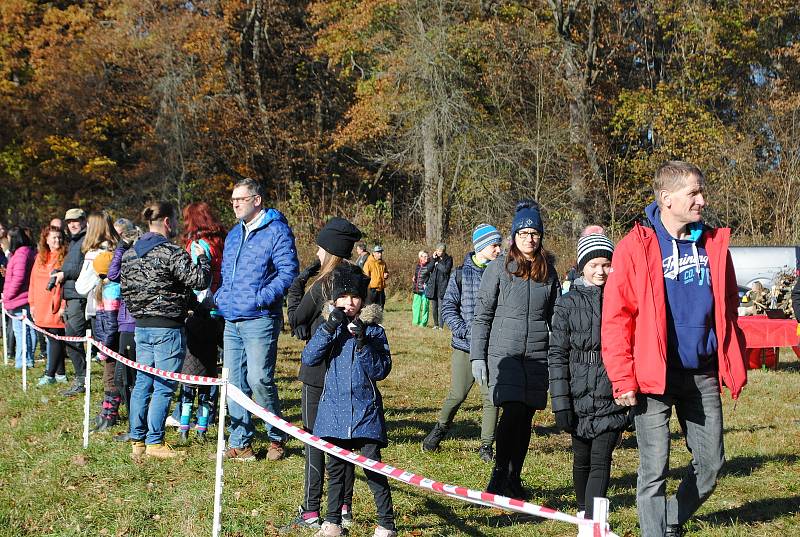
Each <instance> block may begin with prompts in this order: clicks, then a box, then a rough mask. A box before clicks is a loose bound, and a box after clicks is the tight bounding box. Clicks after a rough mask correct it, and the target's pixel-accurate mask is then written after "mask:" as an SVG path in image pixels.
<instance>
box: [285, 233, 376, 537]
mask: <svg viewBox="0 0 800 537" xmlns="http://www.w3.org/2000/svg"><path fill="white" fill-rule="evenodd" d="M359 240H361V231H360V230H359V229H358V228H357V227H356V226H354V225H353V224H351V223H350V222H349V221H347V220H345V219H344V218H331V219H330V220H329V221H328V223H327V224H325V227H323V228H322V229H321V230H320V232H319V234H318V235H317V241H316V242H317V247H318V248H317V259H316V260H315V262H314V263H312V264H311V266H309V267H308V268H306V270H304V271H303V272H301V273H300V274H299V275H298V276H297V278H295V279H294V281H293V282H292V285H291V287H289V291H288V293H287V295H286V296H287V305H288V307H287V312H288V317H289V325H290V326H291V327H292V333H293V334H294V335H295V337H297V338H298V339H300V340H303V341H308V339H309V338H310V337H311V336H312V335H313V334H314V332H316V330H317V327H319V325H320V324H322V323H323V322H324V321H325V319H327V317H328V313H329V311H328V310H326V308H327V306H326V305H327V304H329V303H330V301H331V299H332V298H335V297H332V296H331V293H332V285H333V282H332V274H333V270H334V269H335V268H336V267H338V266H340V265H342V264H345V263H350V261H348V260H349V259H350V256H351V255H352V251H353V245H354V244H355V243H356V242H357V241H359ZM312 278H313V281H311V284H310V285H309V286H308V290H306V285H307V284H308V282H309V280H311V279H312ZM326 372H327V365H326V363H325V362H324V361H323V362H322V363H320V364H317V365H314V366H308V365H301V366H300V374H299V376H300V381H301V382H302V383H303V386H302V391H301V392H300V393H301V395H300V401H301V407H302V415H303V425H304V427H305V429H306V430H307V431H309V432H313V430H314V422H315V421H316V419H317V409H318V408H319V403H320V398H321V397H322V391H323V388H324V386H325V373H326ZM304 475H305V481H304V487H303V504H302V505H301V506H300V507H299V509H298V514H297V516H296V517H295V518H294V520H292V521H291V522H290V523H289V525H288V526H286V527H285V528H284V529H285V530H293V529H301V528H304V529H318V528H319V527H320V525H321V523H322V522H321V518H320V514H319V513H320V503H321V501H322V485H323V481H324V477H325V454H324V453H323V452H322V451H320V450H318V449H316V448H313V447H311V446H306V459H305V473H304ZM354 479H355V476H354V472H353V467H352V466H348V467H347V468H346V469H345V478H344V503H343V505H342V524H343V525H344V526H345V527H347V526H349V525H350V522H351V521H352V515H351V513H350V506H351V505H352V502H353V482H354Z"/></svg>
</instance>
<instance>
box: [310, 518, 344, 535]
mask: <svg viewBox="0 0 800 537" xmlns="http://www.w3.org/2000/svg"><path fill="white" fill-rule="evenodd" d="M341 535H344V532H343V531H342V527H341V526H340V525H338V524H333V523H332V522H328V521H327V520H326V521H325V522H323V523H322V527H321V528H320V529H319V531H318V532H317V533H315V534H314V537H340V536H341Z"/></svg>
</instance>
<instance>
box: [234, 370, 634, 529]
mask: <svg viewBox="0 0 800 537" xmlns="http://www.w3.org/2000/svg"><path fill="white" fill-rule="evenodd" d="M228 398H229V399H233V400H234V401H236V403H238V404H239V405H241V406H242V407H243V408H244V409H246V410H247V411H249V412H250V413H251V414H254V415H256V416H258V417H260V418H261V419H263V420H264V421H266V422H267V423H269V424H270V425H273V426H275V427H277V428H279V429H281V430H282V431H284V432H286V433H288V434H290V435H292V436H293V437H295V438H297V439H298V440H300V441H301V442H303V443H305V444H309V445H311V446H314V447H316V448H317V449H320V450H322V451H324V452H326V453H330V454H332V455H334V456H336V457H339V458H340V459H344V460H347V461H349V462H351V463H353V464H355V465H357V466H360V467H362V468H365V469H367V470H372V471H373V472H378V473H381V474H383V475H385V476H387V477H391V478H392V479H396V480H398V481H402V482H404V483H407V484H409V485H413V486H415V487H418V488H422V489H428V490H431V491H433V492H438V493H440V494H444V495H445V496H449V497H451V498H457V499H459V500H463V501H467V502H470V503H476V504H479V505H486V506H489V507H497V508H500V509H505V510H510V511H515V512H517V513H523V514H527V515H534V516H537V517H541V518H549V519H551V520H560V521H562V522H569V523H571V524H577V525H584V526H588V525H591V526H592V527H593V534H594V536H595V537H618V536H617V535H616V534H615V533H613V532H612V531H611V530H609V529H608V528H607V527H605V528H602V527H601V524H599V523H595V522H594V521H592V520H586V519H583V518H578V517H574V516H572V515H568V514H565V513H561V512H559V511H556V510H555V509H550V508H549V507H543V506H541V505H535V504H532V503H528V502H524V501H522V500H516V499H513V498H507V497H505V496H500V495H498V494H491V493H489V492H484V491H479V490H473V489H468V488H465V487H459V486H456V485H448V484H446V483H441V482H439V481H434V480H432V479H429V478H427V477H423V476H421V475H417V474H414V473H411V472H408V471H406V470H402V469H400V468H395V467H393V466H390V465H388V464H386V463H383V462H378V461H375V460H372V459H368V458H367V457H364V456H363V455H358V454H356V453H353V452H352V451H348V450H346V449H343V448H340V447H338V446H334V445H333V444H331V443H330V442H326V441H325V440H322V439H321V438H319V437H317V436H314V435H313V434H311V433H309V432H306V431H304V430H303V429H301V428H300V427H297V426H296V425H293V424H291V423H289V422H288V421H286V420H284V419H282V418H279V417H277V416H276V415H275V414H272V413H271V412H269V411H268V410H266V409H265V408H263V407H261V406H259V405H258V404H256V403H255V402H253V400H252V399H250V398H249V397H247V396H246V395H245V394H244V393H243V392H242V391H241V390H240V389H239V388H237V387H236V386H234V385H233V384H228Z"/></svg>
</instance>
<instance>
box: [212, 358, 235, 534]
mask: <svg viewBox="0 0 800 537" xmlns="http://www.w3.org/2000/svg"><path fill="white" fill-rule="evenodd" d="M229 371H230V370H229V369H228V368H227V367H223V368H222V384H220V387H219V404H218V408H217V417H218V418H219V421H218V423H217V462H216V471H215V472H214V525H213V527H212V530H211V535H212V536H213V537H219V534H220V531H222V523H221V521H220V517H221V516H222V458H223V455H224V454H225V414H226V413H227V406H226V404H225V403H226V402H227V398H228V375H229Z"/></svg>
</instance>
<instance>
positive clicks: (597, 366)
mask: <svg viewBox="0 0 800 537" xmlns="http://www.w3.org/2000/svg"><path fill="white" fill-rule="evenodd" d="M600 229H602V228H600ZM613 251H614V244H613V243H612V242H611V241H610V240H609V239H608V238H607V237H606V236H605V235H603V234H602V233H592V234H588V235H585V236H583V237H581V238H580V240H579V241H578V265H577V268H578V274H579V275H580V277H579V278H577V279H575V281H574V282H573V284H572V287H571V288H570V291H569V293H567V294H566V295H564V296H562V297H561V298H559V299H558V301H557V302H556V306H555V312H554V314H553V326H552V333H551V336H550V349H549V352H548V362H549V367H550V397H551V399H552V404H553V412H554V414H555V417H556V425H557V426H558V427H559V428H560V429H561V430H563V431H565V432H568V433H570V434H572V450H573V454H574V459H573V466H572V476H573V480H574V485H575V496H576V497H577V500H578V511H579V513H578V515H579V516H580V515H581V514H582V513H581V512H582V511H585V516H586V518H592V507H593V504H594V498H596V497H605V495H606V491H607V490H608V482H609V478H610V474H611V454H612V452H613V451H614V448H615V447H616V445H617V443H618V442H619V438H620V435H621V434H622V431H623V430H624V429H625V428H626V427H627V426H628V424H629V423H630V421H629V413H628V410H629V409H628V408H627V407H623V406H619V405H617V404H616V403H614V396H613V395H612V391H611V381H610V380H609V379H608V374H607V373H606V369H605V367H604V366H603V360H602V359H601V357H600V321H601V313H602V309H603V307H602V306H603V287H604V285H605V281H606V278H607V277H608V271H609V269H610V267H611V256H612V254H613ZM583 529H584V528H583V527H581V530H583ZM590 529H591V528H586V530H590Z"/></svg>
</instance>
